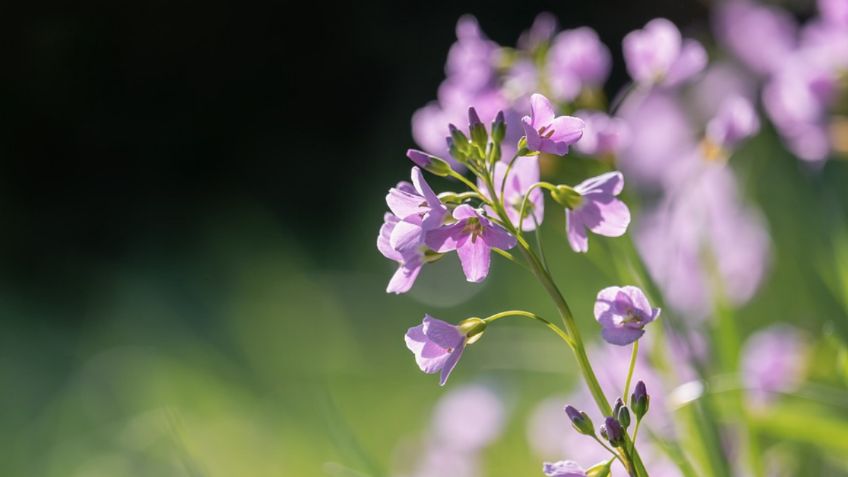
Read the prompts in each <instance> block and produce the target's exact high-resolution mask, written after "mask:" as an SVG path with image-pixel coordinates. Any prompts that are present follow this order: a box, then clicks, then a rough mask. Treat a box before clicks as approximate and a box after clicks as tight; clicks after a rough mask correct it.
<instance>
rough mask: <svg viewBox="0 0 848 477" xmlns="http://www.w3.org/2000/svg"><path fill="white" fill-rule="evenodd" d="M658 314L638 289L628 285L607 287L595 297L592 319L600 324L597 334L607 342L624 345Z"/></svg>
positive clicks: (639, 336) (640, 332)
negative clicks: (599, 331) (593, 316)
mask: <svg viewBox="0 0 848 477" xmlns="http://www.w3.org/2000/svg"><path fill="white" fill-rule="evenodd" d="M659 315H660V309H659V308H651V304H650V303H648V299H647V298H646V297H645V294H644V293H642V290H640V289H638V288H636V287H632V286H626V287H607V288H604V289H603V290H601V291H600V292H598V298H597V299H596V300H595V319H596V320H598V323H600V325H601V328H602V329H601V336H603V338H604V340H605V341H606V342H607V343H610V344H614V345H618V346H625V345H629V344H630V343H632V342H634V341H636V340H638V339H639V338H641V337H642V335H643V334H645V330H644V329H643V328H644V327H645V325H647V324H648V323H650V322H652V321H654V320H655V319H656V318H657V317H658V316H659Z"/></svg>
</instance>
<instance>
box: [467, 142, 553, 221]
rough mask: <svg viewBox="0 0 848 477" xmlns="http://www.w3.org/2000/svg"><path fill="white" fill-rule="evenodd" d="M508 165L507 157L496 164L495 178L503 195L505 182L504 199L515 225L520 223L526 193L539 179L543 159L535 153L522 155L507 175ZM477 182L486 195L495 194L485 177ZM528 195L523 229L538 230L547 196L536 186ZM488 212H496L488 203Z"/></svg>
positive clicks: (497, 189) (543, 214) (496, 187)
mask: <svg viewBox="0 0 848 477" xmlns="http://www.w3.org/2000/svg"><path fill="white" fill-rule="evenodd" d="M507 167H508V166H507V163H505V162H503V161H499V162H497V163H496V164H495V173H494V175H493V182H494V184H495V191H496V194H497V195H498V197H500V193H501V185H503V191H504V194H503V197H502V199H503V202H504V206H505V208H506V214H507V216H508V217H509V221H510V222H512V225H514V226H516V227H518V225H519V216H520V214H521V204H522V203H523V201H524V196H525V194H527V191H528V190H529V189H530V187H531V186H532V185H534V184H536V183H537V182H539V159H538V158H537V157H533V156H524V157H519V158H518V159H516V160H515V163H514V164H513V166H512V169H511V170H510V172H509V177H507V178H506V179H505V178H504V174H506V170H507ZM504 180H506V182H504ZM477 185H478V187H479V188H480V191H481V192H483V194H484V195H485V196H486V197H488V198H490V199H492V198H493V197H492V194H491V193H490V192H489V187H488V185H486V184H485V183H484V182H483V181H482V180H478V184H477ZM528 199H529V200H528V201H527V205H526V206H525V212H524V220H523V221H521V229H522V230H524V231H530V230H535V229H536V225H537V224H538V225H541V224H542V220H543V219H544V217H545V200H544V194H542V191H541V190H539V189H538V188H536V189H533V191H532V192H530V196H529V197H528ZM486 213H488V214H495V211H494V210H493V209H492V208H491V207H489V206H486Z"/></svg>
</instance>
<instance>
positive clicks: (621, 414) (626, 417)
mask: <svg viewBox="0 0 848 477" xmlns="http://www.w3.org/2000/svg"><path fill="white" fill-rule="evenodd" d="M617 416H618V422H620V423H621V427H623V428H625V429H627V428H628V427H630V409H627V406H621V409H619V410H618V414H617Z"/></svg>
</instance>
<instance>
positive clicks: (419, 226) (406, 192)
mask: <svg viewBox="0 0 848 477" xmlns="http://www.w3.org/2000/svg"><path fill="white" fill-rule="evenodd" d="M386 203H387V204H388V206H389V209H390V210H391V211H392V213H394V214H395V215H396V216H397V217H398V218H399V219H400V222H398V223H397V224H396V225H395V226H394V228H393V229H392V232H391V235H390V237H389V245H390V246H391V247H392V248H393V249H395V250H398V251H401V252H403V253H405V252H406V251H408V250H410V249H413V248H418V247H419V246H420V245H421V244H422V243H423V241H424V237H423V235H424V234H425V233H426V232H427V231H430V230H433V229H435V228H436V227H438V226H440V225H441V224H442V221H443V220H444V218H445V215H447V213H448V209H447V207H445V205H444V204H442V201H441V200H439V197H438V196H437V195H436V193H435V192H433V189H432V188H430V185H429V184H427V181H426V180H425V179H424V174H423V173H422V172H421V169H419V168H418V167H417V166H416V167H413V168H412V184H410V183H408V182H401V183H400V184H398V185H397V187H393V188H392V189H390V190H389V194H388V195H387V196H386Z"/></svg>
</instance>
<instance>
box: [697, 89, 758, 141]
mask: <svg viewBox="0 0 848 477" xmlns="http://www.w3.org/2000/svg"><path fill="white" fill-rule="evenodd" d="M759 130H760V119H759V117H757V112H756V111H755V110H754V106H753V105H752V104H751V102H750V101H748V100H747V99H745V98H743V97H741V96H731V97H729V98H727V99H725V100H724V101H723V102H722V103H721V106H720V107H719V111H718V114H716V116H715V117H714V118H713V119H711V120H710V122H709V123H708V124H707V133H706V134H707V139H708V140H709V141H710V142H711V143H712V144H714V145H715V146H718V147H721V148H723V149H732V148H733V147H734V146H736V145H737V144H739V143H740V142H741V141H742V140H744V139H747V138H749V137H751V136H753V135H754V134H756V133H757V132H758V131H759Z"/></svg>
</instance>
